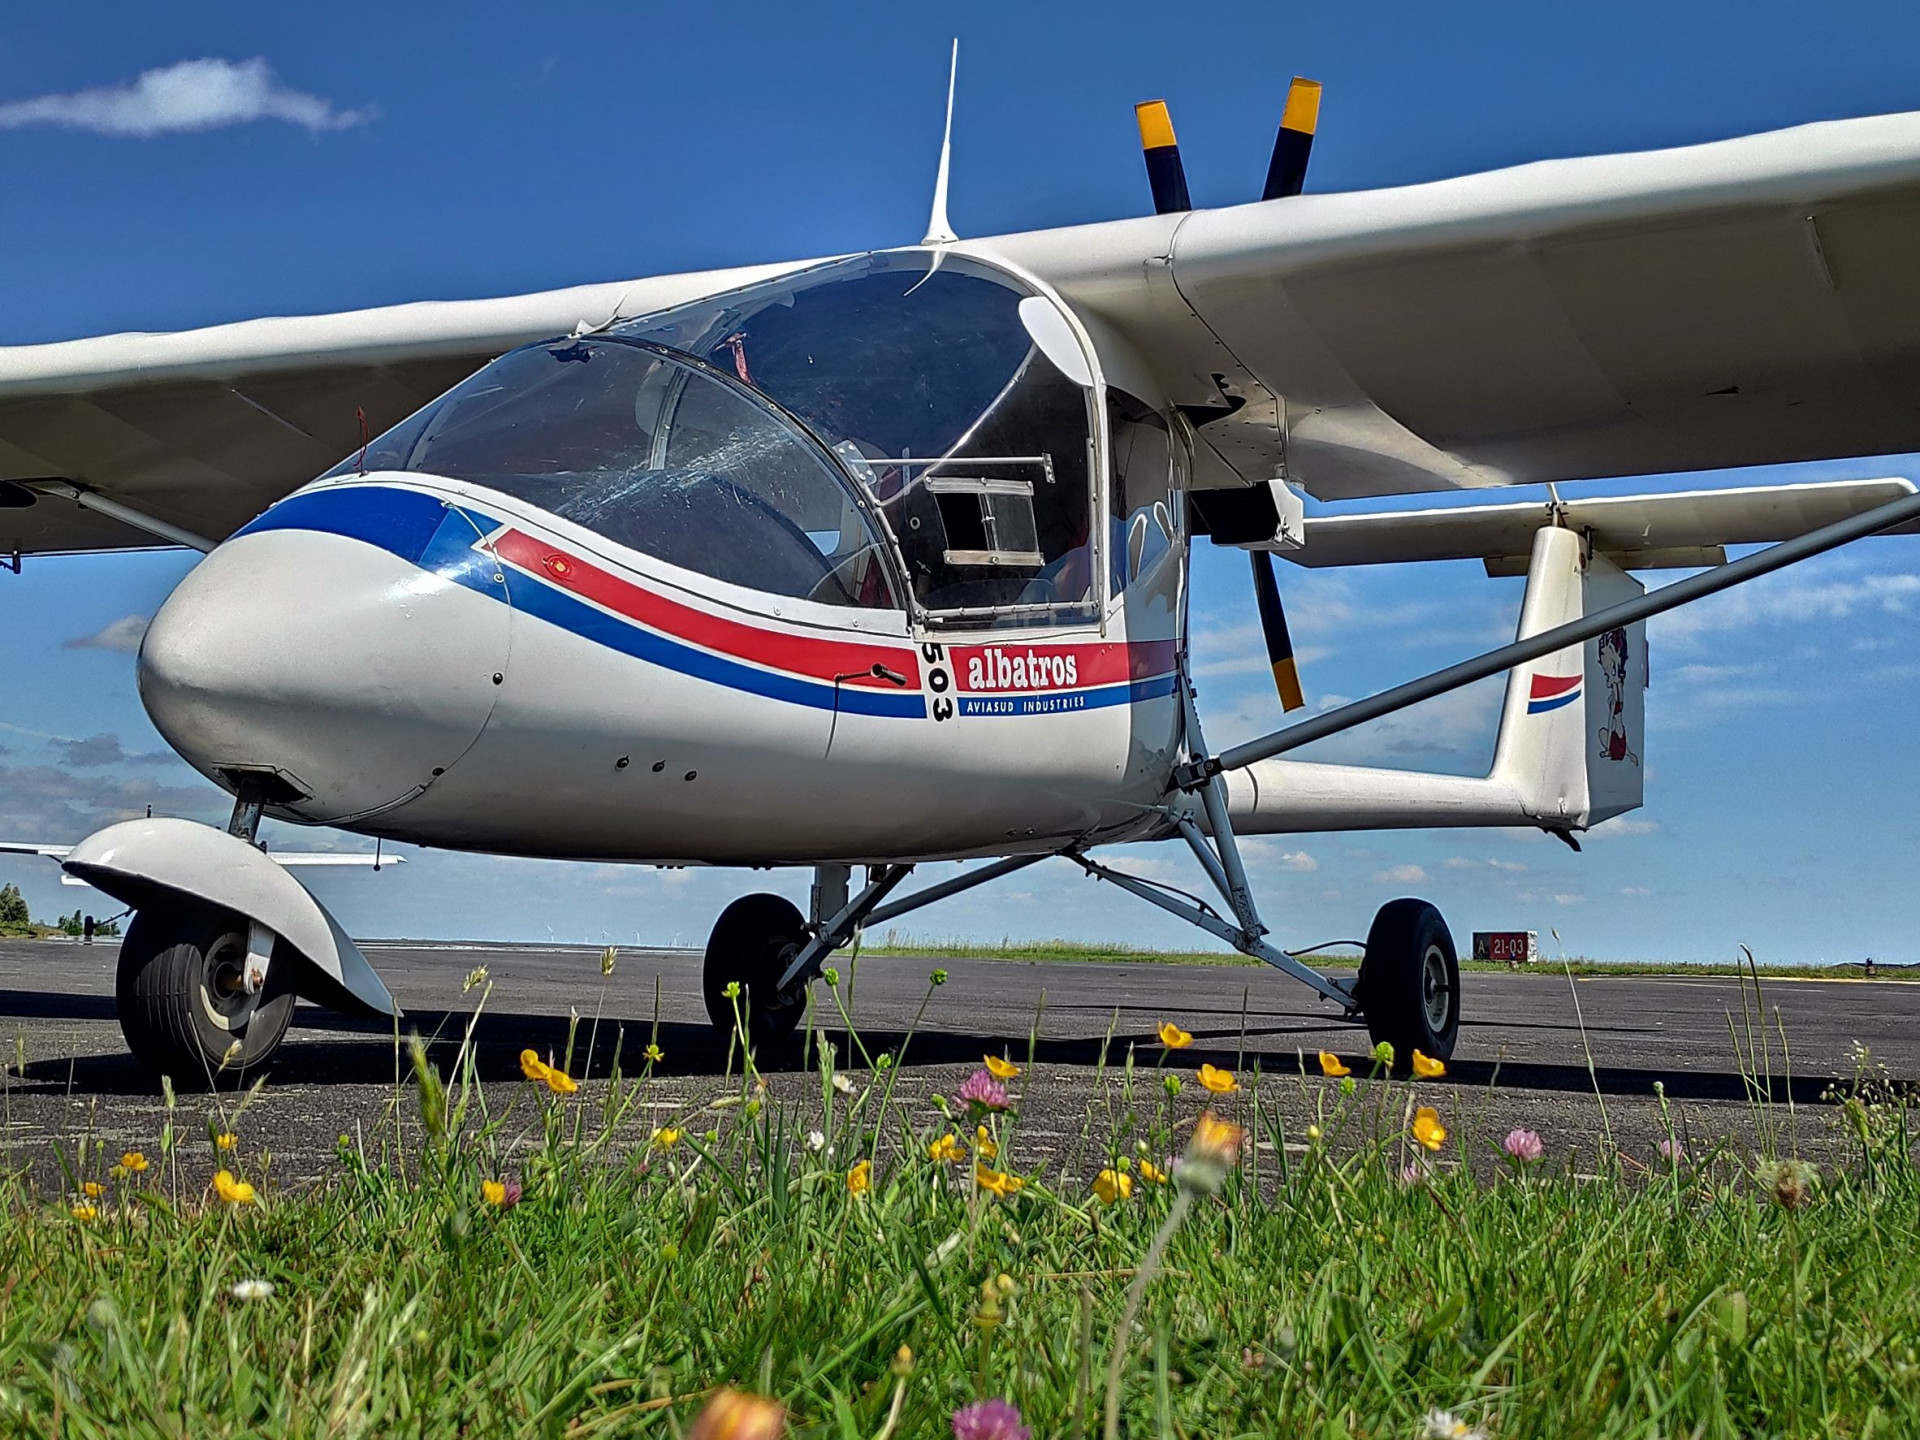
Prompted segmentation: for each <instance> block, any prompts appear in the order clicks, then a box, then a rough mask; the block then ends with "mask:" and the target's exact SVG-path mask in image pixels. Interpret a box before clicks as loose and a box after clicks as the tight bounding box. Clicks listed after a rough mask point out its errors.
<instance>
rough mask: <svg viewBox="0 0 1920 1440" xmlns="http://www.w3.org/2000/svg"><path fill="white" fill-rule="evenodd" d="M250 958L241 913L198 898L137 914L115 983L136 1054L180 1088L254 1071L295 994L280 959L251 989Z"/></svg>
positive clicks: (250, 1075) (226, 1082)
mask: <svg viewBox="0 0 1920 1440" xmlns="http://www.w3.org/2000/svg"><path fill="white" fill-rule="evenodd" d="M246 959H247V922H246V919H245V918H244V917H243V916H240V915H235V914H233V913H232V912H231V911H226V910H216V909H213V908H212V907H210V906H196V905H178V906H161V907H158V908H148V909H143V910H141V911H140V912H139V913H137V914H136V915H135V916H134V917H133V922H132V923H131V924H130V925H128V926H127V937H126V939H125V940H123V941H122V942H121V944H120V970H119V975H118V978H117V981H116V983H115V985H114V999H115V1001H116V1003H117V1005H118V1008H119V1012H120V1033H121V1034H122V1035H124V1036H126V1037H127V1048H128V1049H129V1050H131V1051H132V1052H133V1058H134V1059H136V1060H138V1061H139V1062H140V1063H141V1064H142V1065H144V1066H145V1067H146V1068H147V1069H149V1070H152V1071H154V1072H155V1073H157V1074H160V1075H165V1076H167V1077H169V1078H170V1079H171V1080H172V1081H173V1083H174V1085H175V1086H176V1087H178V1088H179V1089H182V1090H199V1089H203V1088H220V1089H225V1088H230V1087H233V1086H238V1085H241V1084H244V1083H246V1082H247V1081H250V1080H252V1079H254V1078H256V1077H257V1076H258V1074H259V1071H260V1068H261V1066H262V1065H263V1064H264V1063H265V1062H266V1059H267V1057H268V1056H269V1055H271V1054H272V1053H273V1052H274V1050H275V1049H276V1048H277V1047H278V1046H279V1044H280V1038H281V1037H282V1036H283V1035H285V1034H286V1033H287V1022H288V1021H289V1020H291V1019H292V1018H293V1003H294V998H295V997H294V991H293V983H292V979H293V977H292V973H291V969H290V967H289V966H288V965H287V963H286V962H284V961H283V962H282V963H280V964H278V965H273V966H270V967H269V968H268V971H267V981H266V984H265V985H264V986H263V987H262V988H261V989H260V991H259V992H258V993H257V994H253V995H249V994H248V993H247V990H246V985H245V981H244V978H243V975H242V967H243V966H244V965H245V963H246Z"/></svg>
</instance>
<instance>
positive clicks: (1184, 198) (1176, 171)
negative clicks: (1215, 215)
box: [1133, 100, 1193, 215]
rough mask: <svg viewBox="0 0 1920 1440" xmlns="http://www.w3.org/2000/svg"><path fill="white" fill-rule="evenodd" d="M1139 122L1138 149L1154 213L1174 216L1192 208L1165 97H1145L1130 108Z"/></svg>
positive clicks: (1185, 175)
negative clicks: (1163, 98) (1145, 158)
mask: <svg viewBox="0 0 1920 1440" xmlns="http://www.w3.org/2000/svg"><path fill="white" fill-rule="evenodd" d="M1133 118H1134V119H1135V120H1136V121H1138V122H1139V125H1140V149H1141V152H1142V153H1143V154H1144V155H1145V156H1146V157H1147V184H1148V185H1150V186H1152V187H1153V213H1154V214H1156V215H1174V214H1178V213H1179V212H1181V211H1183V210H1191V209H1192V208H1193V200H1192V197H1190V196H1189V195H1188V194H1187V172H1186V167H1184V166H1183V165H1181V163H1180V142H1179V141H1178V140H1176V139H1174V138H1173V116H1172V115H1171V114H1169V113H1168V111H1167V102H1166V101H1164V100H1148V101H1146V102H1145V103H1143V104H1140V105H1136V106H1134V107H1133Z"/></svg>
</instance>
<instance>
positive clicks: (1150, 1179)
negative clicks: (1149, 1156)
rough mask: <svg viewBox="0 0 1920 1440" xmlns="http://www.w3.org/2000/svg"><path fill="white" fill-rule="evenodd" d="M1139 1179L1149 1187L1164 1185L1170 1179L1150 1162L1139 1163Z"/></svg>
mask: <svg viewBox="0 0 1920 1440" xmlns="http://www.w3.org/2000/svg"><path fill="white" fill-rule="evenodd" d="M1140 1178H1141V1179H1142V1180H1145V1181H1146V1182H1147V1183H1148V1184H1150V1185H1164V1184H1166V1183H1167V1181H1168V1180H1169V1179H1170V1178H1172V1177H1170V1176H1169V1175H1168V1174H1167V1172H1166V1171H1164V1170H1162V1169H1161V1168H1160V1167H1159V1166H1158V1165H1156V1164H1154V1163H1153V1161H1151V1160H1142V1161H1141V1162H1140Z"/></svg>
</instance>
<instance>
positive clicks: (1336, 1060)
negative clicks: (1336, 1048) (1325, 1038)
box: [1320, 1050, 1353, 1080]
mask: <svg viewBox="0 0 1920 1440" xmlns="http://www.w3.org/2000/svg"><path fill="white" fill-rule="evenodd" d="M1320 1073H1321V1074H1322V1075H1325V1076H1328V1077H1330V1078H1331V1079H1334V1080H1338V1079H1339V1078H1340V1077H1341V1076H1342V1075H1351V1074H1352V1073H1353V1067H1352V1066H1350V1065H1347V1064H1345V1063H1344V1062H1343V1061H1342V1060H1341V1059H1340V1057H1339V1056H1338V1055H1336V1054H1334V1053H1333V1052H1332V1051H1331V1050H1322V1051H1321V1052H1320Z"/></svg>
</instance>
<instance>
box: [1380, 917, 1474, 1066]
mask: <svg viewBox="0 0 1920 1440" xmlns="http://www.w3.org/2000/svg"><path fill="white" fill-rule="evenodd" d="M1356 998H1357V999H1358V1000H1359V1002H1360V1005H1361V1008H1362V1009H1363V1010H1364V1011H1365V1013H1366V1018H1367V1033H1368V1034H1369V1035H1371V1036H1372V1037H1373V1040H1374V1043H1375V1044H1376V1045H1377V1044H1379V1043H1380V1042H1381V1041H1382V1040H1384V1041H1386V1042H1387V1043H1388V1044H1390V1045H1392V1046H1393V1054H1394V1063H1395V1065H1397V1066H1398V1067H1400V1068H1401V1069H1405V1068H1406V1066H1407V1064H1408V1062H1409V1061H1410V1060H1411V1059H1412V1057H1413V1052H1414V1051H1415V1050H1418V1051H1420V1052H1421V1054H1423V1055H1428V1056H1431V1057H1432V1058H1433V1059H1435V1060H1447V1059H1451V1058H1452V1056H1453V1046H1454V1042H1455V1041H1456V1040H1457V1039H1458V1038H1459V1034H1460V961H1459V957H1458V956H1457V955H1456V954H1455V952H1454V948H1453V935H1452V933H1451V932H1450V931H1449V930H1448V929H1447V922H1446V921H1445V920H1443V919H1442V918H1441V917H1440V912H1439V911H1438V910H1436V909H1435V908H1434V907H1433V906H1432V905H1430V904H1428V903H1427V902H1426V901H1425V900H1389V901H1388V902H1387V903H1386V904H1385V905H1382V906H1381V907H1380V911H1379V913H1378V914H1376V915H1375V916H1374V917H1373V926H1372V928H1371V929H1369V930H1368V931H1367V950H1366V955H1365V957H1364V958H1363V959H1362V960H1361V962H1360V983H1359V985H1358V987H1357V992H1356Z"/></svg>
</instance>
